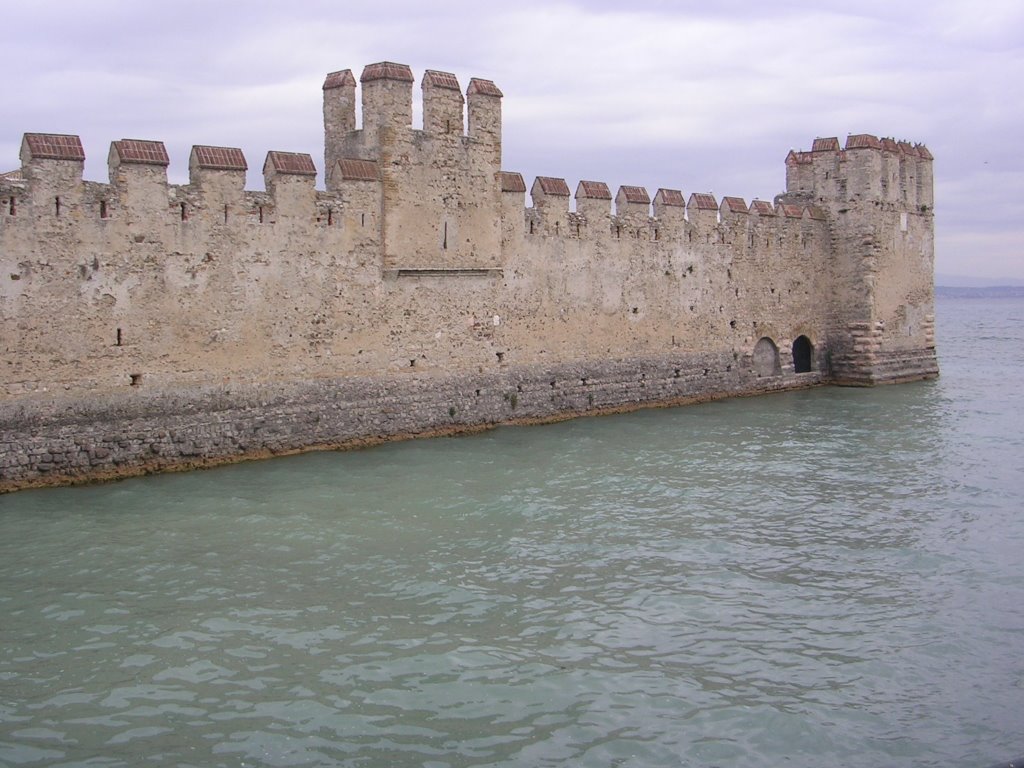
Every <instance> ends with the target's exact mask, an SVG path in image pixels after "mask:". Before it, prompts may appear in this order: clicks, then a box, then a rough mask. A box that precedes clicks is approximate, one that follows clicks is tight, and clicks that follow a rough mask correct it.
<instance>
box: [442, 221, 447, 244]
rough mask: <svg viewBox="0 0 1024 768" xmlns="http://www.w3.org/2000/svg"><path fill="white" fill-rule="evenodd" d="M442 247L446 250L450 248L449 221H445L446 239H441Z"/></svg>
mask: <svg viewBox="0 0 1024 768" xmlns="http://www.w3.org/2000/svg"><path fill="white" fill-rule="evenodd" d="M441 247H442V248H443V249H444V250H446V251H447V250H448V222H447V221H446V222H445V223H444V239H443V240H442V241H441Z"/></svg>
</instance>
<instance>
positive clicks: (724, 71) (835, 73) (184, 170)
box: [0, 0, 1024, 279]
mask: <svg viewBox="0 0 1024 768" xmlns="http://www.w3.org/2000/svg"><path fill="white" fill-rule="evenodd" d="M3 27H4V30H5V31H4V34H3V40H2V45H3V51H4V55H3V64H2V66H3V75H2V78H0V83H2V85H0V94H2V103H3V119H2V120H0V172H2V171H6V170H12V169H14V168H16V167H18V164H19V161H18V151H19V146H20V142H21V136H22V134H23V133H25V132H44V133H75V134H78V135H80V136H81V137H82V141H83V144H84V145H85V150H86V155H87V161H86V171H85V175H86V178H87V179H91V180H96V181H106V179H107V170H106V157H107V151H108V149H109V144H110V142H111V141H112V140H116V139H121V138H139V139H157V140H162V141H164V142H165V143H166V145H167V149H168V152H169V153H170V156H171V167H170V169H169V176H170V180H171V181H172V182H176V183H182V182H186V181H187V176H188V167H187V166H188V153H189V150H190V148H191V146H192V145H193V144H214V145H225V146H237V147H241V148H242V149H243V150H244V151H245V155H246V158H247V159H248V162H249V166H250V172H249V186H250V188H255V189H262V187H263V182H262V178H261V177H260V170H261V168H262V164H263V158H264V157H265V155H266V152H267V151H268V150H285V151H293V152H309V153H310V154H312V155H313V158H314V160H315V161H316V163H317V167H318V168H319V169H320V170H321V171H322V165H323V160H322V157H323V123H322V113H321V89H320V88H321V85H322V83H323V78H324V75H325V74H326V73H327V72H330V71H334V70H338V69H344V68H351V69H352V70H353V71H354V73H355V75H356V78H357V79H358V77H359V73H360V72H361V71H362V68H363V66H364V65H366V64H369V63H372V62H377V61H383V60H390V61H397V62H400V63H403V64H409V65H410V66H411V67H412V69H413V73H414V75H415V76H416V79H417V85H416V86H415V90H414V103H415V104H416V106H415V115H414V124H415V125H417V126H418V120H419V104H418V100H419V85H418V83H419V80H420V78H421V77H422V74H423V70H424V69H428V68H429V69H439V70H443V71H450V72H454V73H455V74H456V75H457V76H458V77H459V81H460V83H461V84H462V86H463V89H465V87H466V85H468V83H469V78H470V77H483V78H487V79H491V80H494V81H495V82H496V83H497V85H498V86H499V87H500V88H501V90H502V91H503V92H504V94H505V99H504V102H503V110H504V146H503V151H504V157H503V167H504V168H505V169H507V170H514V171H520V172H521V173H522V174H523V176H524V177H525V178H526V180H527V184H528V185H529V184H530V182H531V181H532V179H533V177H534V176H537V175H545V176H561V177H564V178H566V180H567V181H568V182H569V185H570V188H572V189H575V187H576V183H577V182H578V181H579V180H580V179H591V180H598V181H605V182H607V183H608V184H609V186H610V187H611V188H612V189H613V190H614V189H616V188H617V187H618V186H619V185H620V184H637V185H643V186H646V187H647V188H648V190H649V191H650V192H651V194H652V195H653V193H654V191H656V190H657V189H658V188H659V187H669V188H677V189H682V190H683V192H684V193H685V194H687V195H689V193H691V192H713V193H714V194H715V195H716V196H718V197H719V199H720V198H721V197H722V196H723V195H737V196H741V197H743V198H745V199H746V200H747V201H748V202H749V201H750V200H751V199H752V198H755V197H758V198H761V199H767V200H771V199H772V197H774V196H775V195H776V194H777V193H779V192H781V191H782V190H783V188H784V186H785V166H784V159H785V156H786V154H787V152H788V151H789V150H790V149H810V146H811V142H812V141H813V139H814V138H815V137H818V136H838V137H839V139H840V141H845V138H846V135H847V134H849V133H873V134H876V135H878V136H893V137H895V138H897V139H906V140H909V141H912V142H924V143H925V144H927V145H928V147H929V149H930V150H931V151H932V154H934V155H935V183H936V190H935V191H936V270H937V272H939V273H941V274H944V275H964V276H972V277H980V278H1016V279H1024V215H1022V214H1024V210H1022V203H1021V192H1022V190H1024V152H1022V151H1021V149H1020V141H1021V136H1022V133H1024V131H1022V129H1024V107H1022V102H1021V99H1020V97H1019V95H1018V94H1019V93H1020V91H1021V90H1022V89H1024V86H1022V85H1021V84H1022V83H1024V3H1022V2H1020V0H986V2H984V3H981V2H975V1H974V0H930V1H929V2H923V1H922V2H901V0H886V1H884V2H883V1H881V0H857V1H856V2H851V1H850V0H815V1H814V2H809V1H804V0H799V1H798V0H771V2H761V3H758V2H749V1H746V0H745V1H743V2H740V1H739V0H716V2H710V3H709V2H706V0H701V1H700V2H690V0H684V1H680V2H668V1H666V2H657V1H656V0H630V1H629V2H621V0H619V1H617V2H608V1H606V0H593V1H588V2H582V1H577V2H557V1H555V2H551V1H538V0H517V2H501V3H487V2H483V1H482V0H473V1H472V2H468V1H467V2H460V1H458V0H457V1H456V2H447V3H445V2H436V3H427V2H422V0H414V1H408V2H406V1H401V2H378V3H351V2H336V1H335V0H323V1H315V0H314V1H310V2H304V1H303V0H293V2H289V3H285V2H280V0H249V1H248V2H245V3H242V2H210V0H175V2H171V3H155V2H152V3H151V2H146V1H145V0H90V2H88V3H83V2H80V1H79V0H67V1H65V2H57V1H56V0H36V1H35V2H31V3H28V2H22V3H5V4H4V8H3ZM320 185H321V186H322V176H321V179H320Z"/></svg>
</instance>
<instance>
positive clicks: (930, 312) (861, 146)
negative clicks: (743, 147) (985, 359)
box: [780, 134, 939, 385]
mask: <svg viewBox="0 0 1024 768" xmlns="http://www.w3.org/2000/svg"><path fill="white" fill-rule="evenodd" d="M780 197H781V199H782V201H783V202H799V203H804V204H809V205H814V206H817V207H818V208H820V209H822V210H824V211H826V213H827V216H828V220H829V227H830V236H831V251H832V259H831V262H830V263H829V264H827V265H822V268H823V269H826V270H828V271H829V273H830V274H829V278H830V279H829V283H830V284H831V286H832V294H831V296H830V299H831V306H832V310H831V312H830V318H829V332H828V336H829V339H828V346H829V350H830V366H831V373H832V376H833V378H834V379H835V381H836V382H837V383H840V384H855V385H869V384H884V383H893V382H899V381H910V380H914V379H925V378H934V377H935V376H937V375H938V372H939V370H938V362H937V360H936V357H935V284H934V261H935V225H934V212H933V191H932V155H931V153H930V152H929V151H928V149H927V148H926V147H924V146H923V145H913V144H910V143H908V142H897V141H894V140H892V139H879V138H877V137H876V136H872V135H870V134H858V135H852V136H850V137H849V138H848V139H847V140H846V145H845V147H840V144H839V140H838V139H836V138H823V139H815V141H814V144H813V145H812V147H811V151H810V152H796V151H793V152H790V153H789V155H788V156H787V158H786V193H785V194H783V195H781V196H780Z"/></svg>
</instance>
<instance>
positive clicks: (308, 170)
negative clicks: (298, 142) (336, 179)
mask: <svg viewBox="0 0 1024 768" xmlns="http://www.w3.org/2000/svg"><path fill="white" fill-rule="evenodd" d="M268 168H270V169H273V171H274V172H275V173H280V174H284V175H290V176H316V166H315V165H313V158H312V157H310V156H309V155H308V154H306V153H305V152H267V159H266V161H265V162H264V163H263V172H264V173H266V172H267V169H268Z"/></svg>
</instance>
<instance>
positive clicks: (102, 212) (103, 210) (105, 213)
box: [100, 200, 110, 219]
mask: <svg viewBox="0 0 1024 768" xmlns="http://www.w3.org/2000/svg"><path fill="white" fill-rule="evenodd" d="M109 216H110V212H109V211H107V201H106V200H100V218H101V219H106V218H108V217H109Z"/></svg>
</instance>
